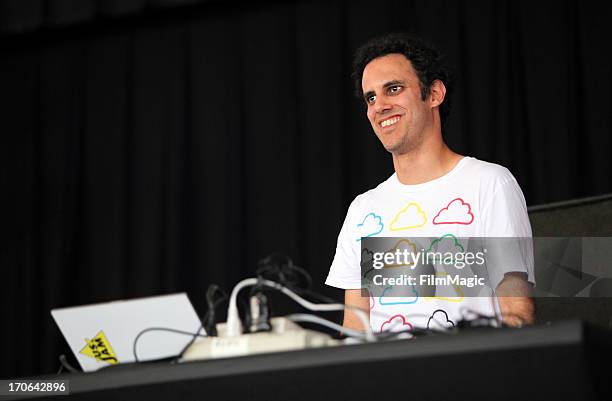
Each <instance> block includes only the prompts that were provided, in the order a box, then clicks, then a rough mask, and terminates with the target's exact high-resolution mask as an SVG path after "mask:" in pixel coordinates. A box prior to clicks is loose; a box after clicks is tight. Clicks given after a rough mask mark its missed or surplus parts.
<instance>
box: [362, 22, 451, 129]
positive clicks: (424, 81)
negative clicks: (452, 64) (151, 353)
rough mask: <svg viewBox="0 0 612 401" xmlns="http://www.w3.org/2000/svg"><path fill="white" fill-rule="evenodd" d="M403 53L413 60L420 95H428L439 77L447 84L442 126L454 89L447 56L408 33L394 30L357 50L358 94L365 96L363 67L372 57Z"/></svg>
mask: <svg viewBox="0 0 612 401" xmlns="http://www.w3.org/2000/svg"><path fill="white" fill-rule="evenodd" d="M395 53H399V54H403V55H404V56H405V57H406V58H407V59H408V60H409V61H410V63H411V64H412V68H414V71H415V72H416V74H417V77H418V78H419V81H420V84H421V99H422V100H425V99H427V96H429V91H430V88H431V84H432V83H433V82H434V81H435V80H436V79H439V80H440V81H442V82H443V83H444V86H445V87H446V96H445V98H444V102H442V104H441V105H440V120H441V122H442V126H444V125H445V122H446V120H447V118H448V115H449V114H450V109H451V95H452V92H453V76H452V72H451V70H450V69H449V67H448V66H446V65H445V64H444V58H443V56H442V55H441V54H440V52H439V51H438V50H436V49H435V48H434V47H433V46H431V45H430V44H428V43H427V42H425V41H424V40H423V39H421V38H418V37H416V36H414V35H412V34H409V33H392V34H388V35H385V36H382V37H378V38H374V39H371V40H370V41H368V42H367V43H365V44H364V45H363V46H361V47H360V48H359V49H357V51H356V52H355V57H354V59H353V74H352V77H353V80H354V83H355V95H356V96H357V97H358V98H360V99H362V98H363V90H362V88H361V79H362V77H363V70H364V69H365V67H366V65H368V63H370V61H372V60H374V59H376V58H379V57H382V56H386V55H388V54H395Z"/></svg>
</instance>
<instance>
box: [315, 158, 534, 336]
mask: <svg viewBox="0 0 612 401" xmlns="http://www.w3.org/2000/svg"><path fill="white" fill-rule="evenodd" d="M449 234H450V235H454V236H455V237H457V238H470V237H522V238H530V237H531V235H532V234H531V226H530V224H529V218H528V216H527V207H526V205H525V198H524V197H523V193H522V191H521V189H520V187H519V185H518V183H517V182H516V179H515V178H514V177H513V176H512V174H511V173H510V172H509V171H508V169H506V168H505V167H502V166H500V165H497V164H493V163H488V162H484V161H481V160H477V159H475V158H473V157H464V158H463V159H461V160H460V161H459V162H458V163H457V165H456V166H455V167H454V168H453V169H452V170H451V171H450V172H448V173H447V174H446V175H444V176H442V177H440V178H437V179H435V180H432V181H429V182H426V183H423V184H417V185H404V184H402V183H401V182H400V181H399V180H398V178H397V175H396V174H393V175H392V176H391V177H389V179H387V180H386V181H384V182H383V183H381V184H380V185H378V186H377V187H376V188H374V189H371V190H369V191H367V192H365V193H363V194H361V195H359V196H357V197H356V198H355V199H354V200H353V202H352V203H351V205H350V207H349V209H348V212H347V215H346V219H345V221H344V224H343V226H342V229H341V231H340V234H339V236H338V244H337V247H336V255H335V257H334V260H333V262H332V265H331V268H330V271H329V275H328V277H327V280H326V282H325V283H326V284H327V285H330V286H332V287H337V288H342V289H359V288H362V281H361V278H362V275H361V266H360V262H361V242H360V239H361V238H362V237H373V236H376V237H443V236H446V235H449ZM513 258H515V259H514V261H513V263H511V265H512V266H506V267H505V268H504V269H502V271H499V269H498V270H497V271H493V272H491V271H490V272H489V275H490V282H491V285H492V286H493V287H492V288H495V287H496V286H497V284H499V282H500V281H501V280H502V278H503V275H504V273H506V272H508V271H520V272H525V273H527V275H528V280H529V281H530V282H532V283H533V282H535V280H534V273H533V253H532V249H527V250H525V249H522V251H521V252H518V254H517V255H515V256H513ZM498 308H499V306H498V305H497V301H496V299H495V298H494V297H463V296H460V294H458V296H456V297H421V298H419V297H418V296H417V297H413V298H411V297H382V296H381V297H376V296H370V324H371V327H372V330H374V331H375V332H380V331H383V330H387V329H388V328H392V329H393V330H400V329H406V328H410V326H412V327H429V328H432V329H436V328H441V326H444V325H446V326H452V325H454V324H456V322H457V321H459V320H461V319H462V318H463V317H469V316H466V315H465V313H466V311H467V310H472V311H476V312H478V313H481V314H484V315H487V316H493V315H496V314H497V313H498V312H499V309H498Z"/></svg>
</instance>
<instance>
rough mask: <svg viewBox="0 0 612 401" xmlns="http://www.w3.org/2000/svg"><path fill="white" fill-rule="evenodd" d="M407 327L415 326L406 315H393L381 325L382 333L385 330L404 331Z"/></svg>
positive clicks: (409, 328)
mask: <svg viewBox="0 0 612 401" xmlns="http://www.w3.org/2000/svg"><path fill="white" fill-rule="evenodd" d="M385 326H386V327H385ZM406 329H408V330H412V329H413V327H412V324H410V322H408V321H407V320H406V318H405V317H404V315H395V316H391V317H390V318H389V320H387V321H386V322H384V323H383V324H382V325H381V326H380V332H381V333H382V332H383V331H385V330H386V331H393V332H396V331H402V330H406Z"/></svg>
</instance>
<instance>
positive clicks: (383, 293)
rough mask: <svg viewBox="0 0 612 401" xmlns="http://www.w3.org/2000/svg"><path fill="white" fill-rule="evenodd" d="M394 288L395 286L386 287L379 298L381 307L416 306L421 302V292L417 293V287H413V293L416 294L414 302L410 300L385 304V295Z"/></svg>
mask: <svg viewBox="0 0 612 401" xmlns="http://www.w3.org/2000/svg"><path fill="white" fill-rule="evenodd" d="M392 288H393V286H389V287H385V289H384V290H383V292H382V294H380V297H378V302H379V303H380V304H381V305H411V304H415V303H416V302H417V301H418V300H419V292H418V291H417V289H416V287H415V286H414V285H413V286H412V293H413V294H414V299H413V300H410V301H397V302H385V294H386V293H387V291H389V290H390V289H392Z"/></svg>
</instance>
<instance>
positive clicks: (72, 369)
mask: <svg viewBox="0 0 612 401" xmlns="http://www.w3.org/2000/svg"><path fill="white" fill-rule="evenodd" d="M59 361H60V367H59V370H58V371H57V374H58V375H59V374H60V373H62V371H63V370H64V369H66V370H67V371H69V372H70V373H79V370H78V369H76V368H75V367H74V366H72V365H71V364H70V363H68V359H67V358H66V355H64V354H61V355H60V356H59Z"/></svg>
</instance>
